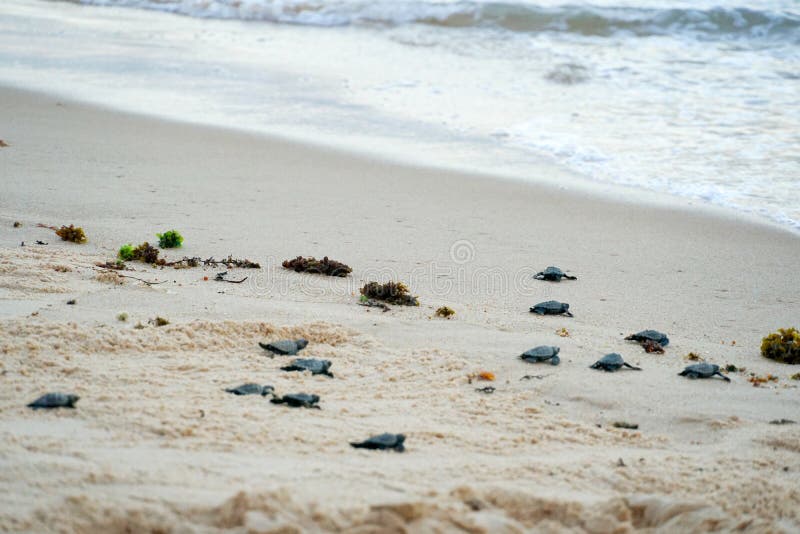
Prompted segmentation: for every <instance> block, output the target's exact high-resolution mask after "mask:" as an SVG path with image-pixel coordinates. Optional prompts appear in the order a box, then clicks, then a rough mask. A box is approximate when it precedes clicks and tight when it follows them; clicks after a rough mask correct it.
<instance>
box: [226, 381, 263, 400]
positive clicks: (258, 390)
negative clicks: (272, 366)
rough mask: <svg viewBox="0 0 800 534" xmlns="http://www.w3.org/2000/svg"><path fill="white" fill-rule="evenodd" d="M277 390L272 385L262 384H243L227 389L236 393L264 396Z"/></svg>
mask: <svg viewBox="0 0 800 534" xmlns="http://www.w3.org/2000/svg"><path fill="white" fill-rule="evenodd" d="M274 390H275V388H274V387H272V386H262V385H261V384H242V385H241V386H236V387H235V388H229V389H226V390H225V391H227V392H228V393H233V394H234V395H261V396H262V397H263V396H265V395H268V394H270V393H272V392H273V391H274Z"/></svg>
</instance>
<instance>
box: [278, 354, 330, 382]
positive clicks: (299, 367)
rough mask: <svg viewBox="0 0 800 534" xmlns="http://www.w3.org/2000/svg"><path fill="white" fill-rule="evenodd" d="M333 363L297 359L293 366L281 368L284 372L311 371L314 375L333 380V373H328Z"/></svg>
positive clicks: (312, 359)
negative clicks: (324, 376)
mask: <svg viewBox="0 0 800 534" xmlns="http://www.w3.org/2000/svg"><path fill="white" fill-rule="evenodd" d="M331 365H333V363H332V362H331V361H330V360H317V359H315V358H297V359H294V360H292V363H291V365H287V366H285V367H281V370H282V371H311V374H312V375H326V376H329V377H331V378H333V373H331V372H330V371H328V369H330V368H331Z"/></svg>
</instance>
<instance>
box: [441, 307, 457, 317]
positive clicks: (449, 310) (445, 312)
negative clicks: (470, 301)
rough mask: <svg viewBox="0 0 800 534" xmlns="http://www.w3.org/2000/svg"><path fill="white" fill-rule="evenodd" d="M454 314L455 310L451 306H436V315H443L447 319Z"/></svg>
mask: <svg viewBox="0 0 800 534" xmlns="http://www.w3.org/2000/svg"><path fill="white" fill-rule="evenodd" d="M455 314H456V312H455V310H453V308H450V307H448V306H442V307H441V308H438V309H437V310H436V317H444V318H445V319H449V318H450V317H452V316H453V315H455Z"/></svg>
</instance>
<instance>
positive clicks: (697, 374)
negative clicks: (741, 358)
mask: <svg viewBox="0 0 800 534" xmlns="http://www.w3.org/2000/svg"><path fill="white" fill-rule="evenodd" d="M678 375H679V376H685V377H687V378H711V377H712V376H714V375H719V376H720V378H722V379H723V380H724V381H725V382H730V381H731V379H730V378H728V377H727V376H725V375H723V374H722V373H720V372H719V365H714V364H713V363H695V364H693V365H689V366H687V367H686V369H684V370H683V371H681V372H680V373H678Z"/></svg>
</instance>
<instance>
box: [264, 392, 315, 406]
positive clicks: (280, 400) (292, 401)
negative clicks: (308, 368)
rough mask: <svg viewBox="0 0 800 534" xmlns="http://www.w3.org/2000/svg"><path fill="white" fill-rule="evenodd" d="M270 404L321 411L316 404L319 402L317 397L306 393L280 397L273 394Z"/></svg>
mask: <svg viewBox="0 0 800 534" xmlns="http://www.w3.org/2000/svg"><path fill="white" fill-rule="evenodd" d="M270 402H271V403H273V404H287V405H289V406H291V407H292V408H316V409H317V410H320V409H321V408H320V407H319V406H318V404H317V403H318V402H319V395H309V394H308V393H289V394H288V395H284V396H282V397H279V396H278V395H275V394H273V396H272V399H270Z"/></svg>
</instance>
